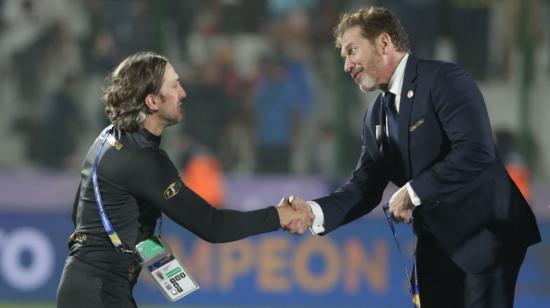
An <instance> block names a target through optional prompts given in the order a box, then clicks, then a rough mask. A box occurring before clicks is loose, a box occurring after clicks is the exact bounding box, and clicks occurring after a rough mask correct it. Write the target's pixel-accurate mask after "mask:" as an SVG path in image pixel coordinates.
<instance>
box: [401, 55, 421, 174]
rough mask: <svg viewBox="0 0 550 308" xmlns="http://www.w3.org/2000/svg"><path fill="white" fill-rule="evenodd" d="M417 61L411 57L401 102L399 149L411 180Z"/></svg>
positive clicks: (405, 169)
mask: <svg viewBox="0 0 550 308" xmlns="http://www.w3.org/2000/svg"><path fill="white" fill-rule="evenodd" d="M416 66H417V64H416V59H415V58H413V57H412V56H409V59H408V60H407V66H406V68H405V77H404V78H403V88H402V89H401V101H400V103H399V148H400V150H401V157H402V158H403V164H404V166H403V167H404V174H403V175H404V176H405V177H406V179H409V178H410V173H411V171H410V170H411V166H410V156H409V144H410V142H409V138H410V134H409V126H410V122H411V111H412V106H413V105H412V104H413V102H414V99H415V97H416V95H415V93H416V92H415V91H416V83H415V80H416Z"/></svg>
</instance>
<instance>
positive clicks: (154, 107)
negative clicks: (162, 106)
mask: <svg viewBox="0 0 550 308" xmlns="http://www.w3.org/2000/svg"><path fill="white" fill-rule="evenodd" d="M145 106H147V108H149V110H151V111H153V112H154V111H158V110H159V105H158V103H157V100H156V99H155V95H153V94H148V95H147V96H145Z"/></svg>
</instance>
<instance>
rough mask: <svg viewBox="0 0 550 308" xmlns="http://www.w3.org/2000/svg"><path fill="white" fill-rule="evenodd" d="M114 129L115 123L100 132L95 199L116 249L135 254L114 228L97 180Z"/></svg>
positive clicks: (95, 163) (93, 170)
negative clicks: (104, 152)
mask: <svg viewBox="0 0 550 308" xmlns="http://www.w3.org/2000/svg"><path fill="white" fill-rule="evenodd" d="M112 130H113V125H109V126H107V127H106V128H105V129H104V130H103V131H102V132H101V134H100V142H101V143H100V145H99V148H98V149H97V152H96V155H95V160H94V165H93V166H92V181H93V183H94V194H95V199H96V203H97V210H98V211H99V217H100V218H101V223H102V224H103V228H104V229H105V232H107V235H108V236H109V239H110V240H111V243H113V246H115V249H116V250H118V251H120V252H123V253H131V254H135V253H136V252H135V250H134V249H129V248H128V247H126V245H124V243H122V241H121V240H120V237H119V236H118V234H117V233H116V231H115V229H114V228H113V225H112V224H111V220H110V219H109V217H108V216H107V213H106V212H105V207H104V206H103V198H102V197H101V193H100V192H99V184H98V182H97V165H98V162H99V156H100V155H101V152H102V151H103V146H104V145H105V142H106V141H107V137H109V135H110V134H111V131H112Z"/></svg>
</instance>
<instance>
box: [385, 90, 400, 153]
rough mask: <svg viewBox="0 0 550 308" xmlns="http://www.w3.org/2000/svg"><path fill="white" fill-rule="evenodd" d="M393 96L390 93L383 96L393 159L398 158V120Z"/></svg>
mask: <svg viewBox="0 0 550 308" xmlns="http://www.w3.org/2000/svg"><path fill="white" fill-rule="evenodd" d="M394 101H395V95H394V94H393V93H391V92H390V91H388V92H386V94H384V111H385V112H386V120H387V126H388V137H389V138H388V141H389V142H388V143H389V146H390V153H391V155H392V157H393V158H398V157H399V118H398V114H397V110H396V108H395V103H394Z"/></svg>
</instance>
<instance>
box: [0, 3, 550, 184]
mask: <svg viewBox="0 0 550 308" xmlns="http://www.w3.org/2000/svg"><path fill="white" fill-rule="evenodd" d="M528 2H529V4H530V5H529V6H528V10H529V15H528V16H529V19H528V23H527V29H528V31H527V33H528V37H527V40H530V41H532V42H535V44H534V46H533V47H534V48H537V46H538V45H539V44H540V42H542V41H543V38H544V36H545V35H548V33H547V32H546V33H545V29H546V31H548V28H549V27H548V24H547V21H548V20H550V8H549V7H550V4H549V1H546V0H532V1H528ZM369 3H371V4H382V5H384V6H387V7H389V8H391V9H393V10H394V11H395V12H396V13H397V15H398V16H400V18H401V20H402V22H403V24H404V26H405V27H406V29H407V30H408V32H409V35H410V38H411V42H412V48H413V53H414V54H415V55H417V56H419V57H428V58H433V57H438V56H439V57H440V56H441V50H442V49H444V48H445V46H447V53H446V54H445V55H446V56H447V57H449V59H447V60H452V61H454V62H457V63H459V64H460V65H462V66H463V67H465V68H466V69H467V70H468V71H469V72H470V73H471V74H472V75H473V76H474V77H475V78H476V79H477V80H480V81H483V80H498V79H507V78H510V76H509V75H510V65H511V64H510V63H511V59H510V58H511V55H512V53H513V52H514V50H517V46H518V39H519V38H518V31H517V30H518V29H519V22H518V20H519V19H520V17H521V16H520V14H521V12H522V10H521V9H520V6H521V3H522V1H521V0H386V1H366V0H362V1H354V0H350V1H342V0H182V1H177V0H0V7H1V11H0V33H1V34H0V68H1V71H2V72H3V74H2V75H3V76H0V91H2V93H3V94H4V95H3V96H4V98H3V99H2V102H1V104H2V105H4V107H3V109H2V114H3V115H0V123H5V125H2V129H3V130H4V137H6V136H9V137H10V138H15V139H17V140H20V144H21V146H20V153H17V152H11V153H12V155H20V156H21V159H20V161H23V162H24V164H26V165H30V166H37V167H42V168H72V167H75V166H78V165H79V164H80V160H81V158H82V155H83V151H85V150H86V147H87V146H89V144H90V143H91V141H92V139H93V138H95V136H96V135H97V133H98V132H99V129H100V128H101V127H102V126H104V125H105V124H106V123H107V122H106V119H105V116H104V113H103V106H102V104H101V102H100V100H99V97H100V89H101V87H102V85H103V83H104V78H105V76H106V75H107V73H108V72H109V71H110V70H111V69H112V68H113V67H114V66H115V65H116V64H117V63H118V62H119V61H120V60H121V59H122V58H124V57H125V56H126V55H128V54H130V53H133V52H136V51H140V50H153V51H157V52H160V53H162V54H164V55H166V56H167V57H168V58H169V59H170V60H171V61H172V62H173V65H174V67H175V68H176V70H177V71H178V72H179V74H180V77H181V81H182V84H183V87H184V88H185V89H186V90H187V93H188V97H187V99H186V101H185V103H184V121H183V124H182V125H181V126H180V128H179V129H178V133H177V134H176V136H173V137H172V138H171V139H170V140H173V141H174V142H170V144H166V146H168V147H170V148H171V149H172V152H173V153H176V154H175V155H177V157H176V158H175V161H177V162H178V163H179V164H180V165H179V166H178V168H181V170H184V169H185V168H193V166H190V164H191V162H193V161H197V160H196V159H194V158H197V157H202V158H207V159H206V160H205V159H203V160H199V161H200V162H201V163H202V164H203V165H202V166H206V168H209V170H210V171H211V172H214V173H219V172H240V173H273V174H281V173H298V174H318V175H321V176H324V177H326V178H334V177H337V176H338V172H339V170H340V169H343V170H346V171H349V169H350V168H349V167H347V166H346V167H345V168H339V167H340V165H339V164H340V160H339V157H345V156H346V155H345V154H346V153H344V155H342V153H340V152H339V151H342V147H341V146H340V145H341V142H340V141H341V140H346V139H345V136H342V134H343V133H344V134H345V133H346V132H349V134H352V135H353V136H355V135H357V134H360V129H355V128H351V129H349V130H341V129H339V127H342V126H353V123H354V122H357V121H360V120H361V117H360V116H358V115H357V112H362V110H364V105H361V104H358V103H357V101H360V100H362V99H359V98H358V97H359V94H358V93H356V91H354V90H348V91H350V92H353V93H352V95H351V96H350V95H347V96H344V95H340V94H339V93H341V92H342V90H341V89H342V88H344V91H345V89H346V87H349V85H348V84H350V83H351V81H349V80H345V79H344V78H346V76H344V74H343V73H342V67H343V64H342V63H341V60H339V55H338V51H337V50H335V48H334V42H333V38H332V29H333V26H334V25H335V24H336V21H337V18H338V14H339V13H340V12H342V11H346V10H350V9H355V8H357V7H358V6H362V5H365V4H369ZM547 56H548V57H550V55H547ZM545 69H546V70H548V71H550V69H549V68H545ZM342 80H344V82H342ZM339 89H340V90H339ZM343 98H345V99H343ZM349 101H351V103H350V102H349ZM7 104H10V106H9V107H8V106H7ZM338 104H350V105H353V106H354V107H350V108H351V109H350V110H351V111H350V112H348V114H346V113H344V116H343V117H342V113H339V112H337V111H335V108H337V107H335V105H338ZM360 105H361V106H360ZM351 139H352V140H355V142H360V138H357V137H354V138H351ZM346 148H347V149H350V148H351V149H356V148H357V147H352V146H349V147H346ZM188 173H189V174H192V173H193V172H192V171H189V170H188ZM199 173H200V172H199Z"/></svg>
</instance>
